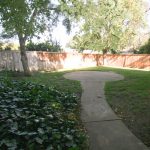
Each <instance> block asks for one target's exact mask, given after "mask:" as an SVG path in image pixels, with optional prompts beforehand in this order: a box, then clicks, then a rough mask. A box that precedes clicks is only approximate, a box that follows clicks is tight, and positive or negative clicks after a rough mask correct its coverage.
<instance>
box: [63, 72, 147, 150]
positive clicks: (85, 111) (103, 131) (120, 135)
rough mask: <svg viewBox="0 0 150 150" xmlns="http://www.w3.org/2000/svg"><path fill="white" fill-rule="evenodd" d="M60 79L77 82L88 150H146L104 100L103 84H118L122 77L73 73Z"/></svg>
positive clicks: (102, 73) (110, 74)
mask: <svg viewBox="0 0 150 150" xmlns="http://www.w3.org/2000/svg"><path fill="white" fill-rule="evenodd" d="M64 77H65V78H67V79H71V80H78V81H80V82H81V85H82V88H83V93H82V97H81V119H82V121H83V123H84V125H85V127H86V129H87V132H88V135H89V138H90V150H148V148H147V147H146V146H145V145H144V144H143V143H142V142H141V141H140V140H139V139H137V138H136V137H135V136H134V135H133V134H132V133H131V132H130V131H129V130H128V129H127V127H126V126H125V125H124V124H123V123H122V121H121V120H120V119H119V118H118V117H117V116H116V115H115V113H114V112H113V111H112V109H111V108H110V107H109V105H108V104H107V102H106V100H105V95H104V85H105V82H106V81H116V80H122V79H123V76H121V75H119V74H115V73H113V72H98V71H77V72H71V73H67V74H65V75H64ZM114 84H115V83H114Z"/></svg>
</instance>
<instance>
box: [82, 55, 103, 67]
mask: <svg viewBox="0 0 150 150" xmlns="http://www.w3.org/2000/svg"><path fill="white" fill-rule="evenodd" d="M82 56H83V58H82V61H83V62H84V63H86V62H87V61H89V60H90V61H91V60H92V62H93V63H94V62H96V66H101V65H103V55H102V54H82Z"/></svg>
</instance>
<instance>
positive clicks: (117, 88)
mask: <svg viewBox="0 0 150 150" xmlns="http://www.w3.org/2000/svg"><path fill="white" fill-rule="evenodd" d="M88 70H95V71H113V72H116V73H118V74H121V75H123V76H124V77H125V79H124V80H122V81H113V82H107V83H106V86H105V95H106V99H107V101H108V103H109V104H110V106H111V107H112V109H113V110H114V111H115V112H116V114H117V115H118V116H119V117H120V118H122V120H123V122H124V123H125V124H126V126H128V128H129V129H130V130H131V131H132V132H133V133H134V134H135V135H136V136H137V137H138V138H139V139H141V140H142V141H143V142H144V143H145V144H146V145H147V146H149V147H150V72H146V71H137V70H125V69H116V68H108V67H99V68H88Z"/></svg>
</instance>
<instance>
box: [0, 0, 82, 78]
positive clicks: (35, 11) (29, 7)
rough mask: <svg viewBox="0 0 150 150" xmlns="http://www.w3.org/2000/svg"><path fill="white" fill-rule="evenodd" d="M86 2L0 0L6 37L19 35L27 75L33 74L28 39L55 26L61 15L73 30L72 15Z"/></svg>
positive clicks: (22, 59) (64, 22)
mask: <svg viewBox="0 0 150 150" xmlns="http://www.w3.org/2000/svg"><path fill="white" fill-rule="evenodd" d="M81 6H82V4H80V3H79V1H78V0H76V1H74V0H70V1H67V0H57V1H50V0H0V19H1V24H2V27H3V29H4V31H3V35H5V37H14V36H17V37H18V39H19V44H20V51H21V61H22V65H23V69H24V73H25V75H30V69H29V66H28V60H27V55H26V47H25V44H26V41H27V40H29V39H31V38H32V37H34V36H36V35H39V33H43V32H44V31H45V30H46V29H47V28H48V27H52V26H54V25H55V24H56V23H57V21H58V16H60V15H63V16H65V18H64V20H63V24H64V25H65V26H66V27H67V29H68V31H69V30H70V17H72V16H77V14H78V12H79V11H80V7H81Z"/></svg>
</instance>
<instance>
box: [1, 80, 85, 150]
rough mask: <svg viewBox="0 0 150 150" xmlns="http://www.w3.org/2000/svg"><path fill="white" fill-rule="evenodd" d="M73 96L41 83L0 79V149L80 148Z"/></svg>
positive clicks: (78, 127)
mask: <svg viewBox="0 0 150 150" xmlns="http://www.w3.org/2000/svg"><path fill="white" fill-rule="evenodd" d="M77 103H78V101H77V98H76V97H75V96H74V95H72V94H66V93H62V92H59V91H57V90H56V89H54V88H52V87H51V88H48V87H46V86H44V85H39V84H33V83H30V82H25V81H22V82H19V81H11V80H8V79H3V78H1V79H0V149H12V150H15V149H29V150H33V149H37V150H42V149H43V150H45V149H47V150H49V149H51V150H71V149H75V150H78V149H84V148H83V143H84V142H85V134H84V132H83V130H82V129H81V128H80V126H79V122H78V120H77V118H76V115H75V111H76V108H77Z"/></svg>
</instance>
